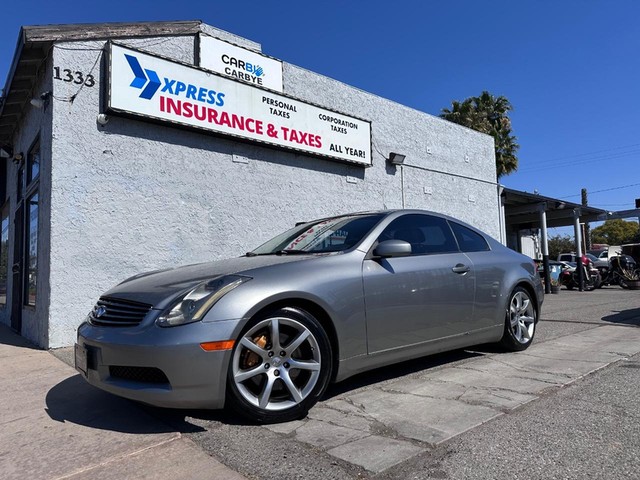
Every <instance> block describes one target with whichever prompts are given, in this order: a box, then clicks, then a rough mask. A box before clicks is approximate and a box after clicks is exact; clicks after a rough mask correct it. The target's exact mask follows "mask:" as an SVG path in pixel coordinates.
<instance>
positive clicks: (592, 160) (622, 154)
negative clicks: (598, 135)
mask: <svg viewBox="0 0 640 480" xmlns="http://www.w3.org/2000/svg"><path fill="white" fill-rule="evenodd" d="M636 154H640V150H630V151H628V152H618V153H613V154H609V155H602V156H599V157H592V158H586V159H584V160H578V161H573V162H560V163H554V164H550V165H540V164H536V165H535V166H533V165H532V166H529V167H524V168H522V169H518V171H519V172H531V171H538V170H549V169H551V168H563V167H570V166H574V165H586V164H589V163H596V162H602V161H605V160H615V159H618V158H623V157H626V156H629V155H636ZM541 163H543V162H541ZM544 163H546V162H544Z"/></svg>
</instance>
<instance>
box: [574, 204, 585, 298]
mask: <svg viewBox="0 0 640 480" xmlns="http://www.w3.org/2000/svg"><path fill="white" fill-rule="evenodd" d="M573 231H574V234H575V238H576V273H577V274H578V290H580V291H581V292H583V291H584V270H583V268H582V231H581V229H580V209H579V208H574V209H573Z"/></svg>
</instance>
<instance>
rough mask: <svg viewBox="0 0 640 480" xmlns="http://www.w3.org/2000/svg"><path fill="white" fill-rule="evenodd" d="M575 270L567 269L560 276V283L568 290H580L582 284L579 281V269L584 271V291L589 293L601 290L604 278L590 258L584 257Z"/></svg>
mask: <svg viewBox="0 0 640 480" xmlns="http://www.w3.org/2000/svg"><path fill="white" fill-rule="evenodd" d="M579 260H580V261H579V262H578V265H576V268H575V269H573V270H570V269H566V270H563V271H562V273H561V274H560V283H561V284H562V285H564V286H565V287H567V290H573V289H574V288H578V285H579V284H580V283H579V281H578V268H581V269H582V278H583V280H584V289H585V290H587V291H591V290H595V289H596V288H599V287H600V285H601V283H602V277H601V276H600V272H599V271H598V269H597V268H595V267H594V265H593V262H592V261H591V260H589V257H587V256H586V255H583V256H582V257H581V258H580V259H579Z"/></svg>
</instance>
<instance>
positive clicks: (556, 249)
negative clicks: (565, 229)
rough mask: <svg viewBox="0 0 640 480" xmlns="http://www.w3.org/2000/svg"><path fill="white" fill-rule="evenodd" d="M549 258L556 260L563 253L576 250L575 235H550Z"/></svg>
mask: <svg viewBox="0 0 640 480" xmlns="http://www.w3.org/2000/svg"><path fill="white" fill-rule="evenodd" d="M548 242H549V258H550V259H551V260H555V259H556V258H558V255H560V254H561V253H571V252H575V251H576V244H575V241H574V239H573V237H570V236H569V235H554V236H552V237H549V239H548Z"/></svg>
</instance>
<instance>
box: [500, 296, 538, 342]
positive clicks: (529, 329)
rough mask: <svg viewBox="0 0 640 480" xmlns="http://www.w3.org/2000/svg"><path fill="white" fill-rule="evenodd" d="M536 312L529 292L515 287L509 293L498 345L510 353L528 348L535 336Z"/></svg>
mask: <svg viewBox="0 0 640 480" xmlns="http://www.w3.org/2000/svg"><path fill="white" fill-rule="evenodd" d="M537 315H538V313H537V311H536V307H535V305H534V301H533V300H532V298H531V296H530V295H529V292H527V290H526V289H524V288H523V287H516V288H515V289H514V290H513V292H512V293H511V297H510V298H509V303H508V305H507V311H506V316H505V324H504V333H503V335H502V340H501V341H500V344H501V345H502V346H503V347H504V348H505V349H507V350H510V351H521V350H525V349H527V348H529V345H531V342H532V341H533V336H534V335H535V329H536V320H537Z"/></svg>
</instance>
